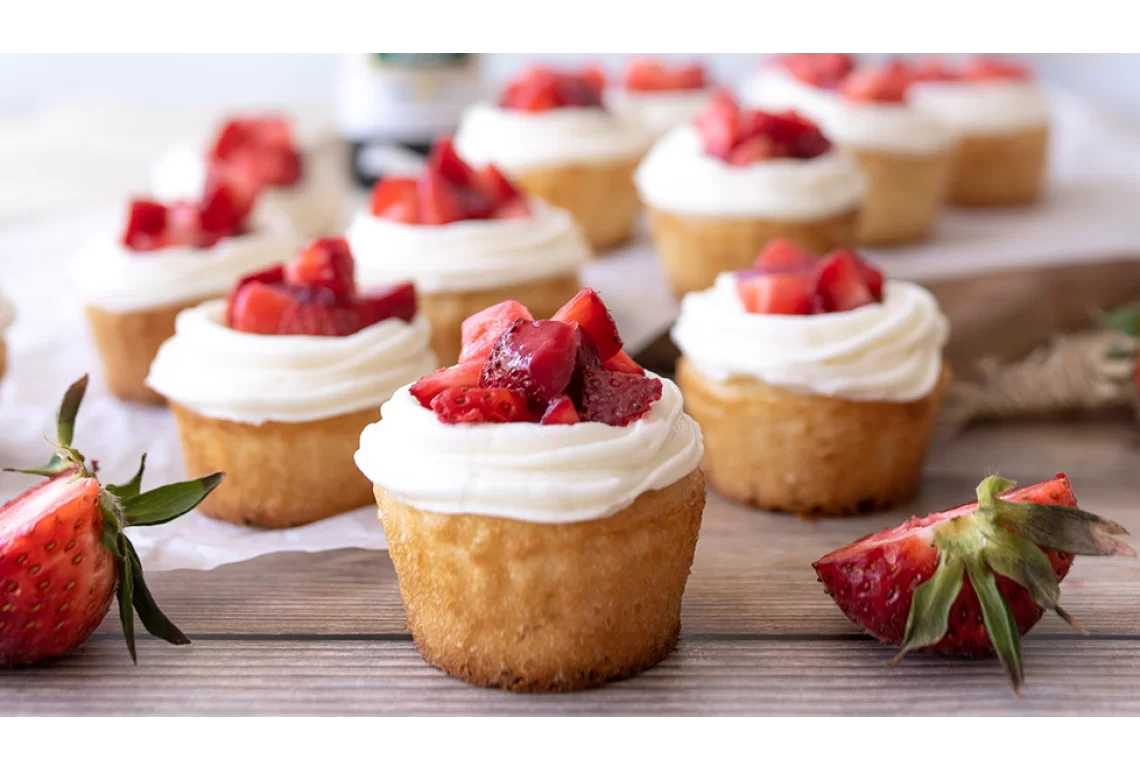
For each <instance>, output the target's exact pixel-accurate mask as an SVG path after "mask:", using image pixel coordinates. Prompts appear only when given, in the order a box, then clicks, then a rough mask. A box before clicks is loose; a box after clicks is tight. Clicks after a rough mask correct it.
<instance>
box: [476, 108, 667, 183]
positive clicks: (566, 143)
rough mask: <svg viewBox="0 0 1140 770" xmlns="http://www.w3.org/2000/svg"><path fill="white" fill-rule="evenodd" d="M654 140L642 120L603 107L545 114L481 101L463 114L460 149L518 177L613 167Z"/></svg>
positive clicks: (639, 151) (480, 162)
mask: <svg viewBox="0 0 1140 770" xmlns="http://www.w3.org/2000/svg"><path fill="white" fill-rule="evenodd" d="M650 141H651V137H650V136H649V134H648V133H647V132H646V131H645V129H644V128H643V127H642V126H641V125H640V124H639V123H637V122H635V121H630V120H625V119H623V118H621V117H619V116H617V115H614V114H613V113H610V112H607V111H606V110H603V109H598V108H592V107H559V108H558V109H553V110H547V111H546V112H524V111H522V110H508V109H504V108H501V107H496V106H495V105H493V104H488V103H480V104H476V105H474V106H472V107H471V108H470V109H468V110H467V112H465V113H464V114H463V120H462V122H461V123H460V124H459V130H458V132H456V135H455V148H456V149H457V150H458V151H459V154H460V155H462V156H463V159H464V160H466V161H467V162H468V163H472V164H474V165H482V164H484V163H494V164H495V165H497V166H500V167H501V168H502V169H503V170H505V171H508V172H513V173H518V172H521V171H529V170H532V169H538V168H548V167H550V166H558V165H563V164H571V163H583V164H590V163H599V164H600V163H610V162H614V161H621V160H627V159H631V158H635V157H637V156H638V155H640V154H641V153H642V152H644V151H645V149H646V148H647V147H648V146H649V143H650Z"/></svg>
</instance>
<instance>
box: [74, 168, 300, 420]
mask: <svg viewBox="0 0 1140 770" xmlns="http://www.w3.org/2000/svg"><path fill="white" fill-rule="evenodd" d="M252 206H253V198H252V197H250V196H249V195H248V194H245V193H243V192H241V191H239V190H238V188H235V187H232V186H230V185H229V184H228V183H226V182H220V181H217V180H216V179H215V180H211V182H210V184H208V185H207V187H206V190H205V192H204V194H203V196H202V198H201V199H200V200H198V201H194V202H187V201H178V202H174V203H170V204H162V203H159V202H157V201H153V200H144V199H136V200H133V201H131V204H130V211H129V213H128V216H127V222H126V224H125V226H124V227H123V231H122V233H121V234H120V235H119V237H118V238H117V239H116V238H115V236H114V235H113V234H112V233H109V232H108V233H103V234H100V235H98V236H96V237H95V238H93V239H92V240H91V242H90V243H88V244H87V245H86V246H85V247H84V248H83V250H82V251H81V252H80V254H79V257H78V259H77V260H76V263H75V280H76V285H77V287H78V289H79V291H80V293H81V295H82V297H83V302H84V305H85V309H86V313H87V321H88V325H89V326H90V329H91V335H92V337H93V339H94V341H95V345H96V347H97V348H98V351H99V357H100V358H101V359H102V363H103V372H104V376H105V377H106V381H107V387H108V388H109V389H110V390H111V392H112V393H113V394H115V395H116V396H118V397H119V398H121V399H125V400H128V401H140V402H144V403H155V404H161V403H162V397H161V396H159V395H158V394H156V393H154V392H153V391H151V390H150V389H149V388H147V387H146V385H145V380H146V375H147V372H148V371H149V370H150V363H151V361H152V360H153V359H154V354H155V353H156V352H157V351H158V346H159V345H161V344H162V343H163V341H164V340H166V339H167V338H168V337H170V335H172V334H174V319H175V317H176V316H177V315H178V313H179V312H181V311H182V310H184V309H186V308H188V307H193V306H195V305H197V304H199V303H200V302H202V301H203V300H207V299H213V298H217V297H224V296H225V295H226V291H227V290H228V289H229V287H230V285H231V284H233V282H234V281H235V280H237V278H238V277H239V276H241V275H243V274H245V273H248V272H250V271H253V270H258V269H260V268H262V267H265V266H266V265H269V264H271V263H273V262H274V261H276V260H278V259H280V258H281V255H282V254H283V253H288V252H289V251H291V250H292V249H293V248H294V247H295V245H296V236H295V235H294V234H293V231H292V229H291V228H290V227H289V226H288V224H287V223H282V222H276V223H263V224H257V225H254V224H251V223H250V222H249V221H248V214H249V211H250V209H251V208H252Z"/></svg>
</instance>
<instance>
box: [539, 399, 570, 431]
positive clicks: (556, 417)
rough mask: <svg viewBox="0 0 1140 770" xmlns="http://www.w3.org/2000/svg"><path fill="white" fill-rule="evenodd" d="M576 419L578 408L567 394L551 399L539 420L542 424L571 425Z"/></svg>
mask: <svg viewBox="0 0 1140 770" xmlns="http://www.w3.org/2000/svg"><path fill="white" fill-rule="evenodd" d="M578 421H579V420H578V410H577V409H575V408H574V402H573V401H571V400H570V397H569V396H559V397H558V398H556V399H554V400H553V401H551V402H550V405H549V406H547V407H546V411H545V412H543V414H542V419H541V420H540V422H541V423H542V424H543V425H573V424H574V423H576V422H578Z"/></svg>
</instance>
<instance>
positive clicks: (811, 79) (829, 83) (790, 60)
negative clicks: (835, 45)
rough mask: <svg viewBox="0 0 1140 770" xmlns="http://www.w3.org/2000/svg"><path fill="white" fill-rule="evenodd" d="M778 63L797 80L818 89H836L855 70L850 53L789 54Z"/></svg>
mask: <svg viewBox="0 0 1140 770" xmlns="http://www.w3.org/2000/svg"><path fill="white" fill-rule="evenodd" d="M776 62H777V63H778V64H779V65H780V66H781V67H783V68H784V69H785V70H786V71H787V72H788V73H789V74H790V75H791V76H792V77H794V78H796V80H799V81H801V82H803V83H807V84H808V85H811V86H815V87H816V88H834V87H835V86H837V85H839V82H840V81H841V80H843V78H844V77H846V76H847V74H848V73H850V72H851V70H853V69H854V68H855V59H854V57H852V56H851V54H848V53H788V54H784V55H782V56H779V57H777V59H776Z"/></svg>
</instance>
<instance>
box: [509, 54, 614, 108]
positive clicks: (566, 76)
mask: <svg viewBox="0 0 1140 770" xmlns="http://www.w3.org/2000/svg"><path fill="white" fill-rule="evenodd" d="M605 84H606V76H605V73H604V72H602V71H601V70H600V69H599V68H598V67H596V66H589V67H586V68H585V69H583V70H582V71H581V72H559V71H558V70H553V69H550V68H549V67H544V66H542V65H537V64H536V65H532V66H530V67H528V68H527V69H525V70H523V72H521V73H520V74H519V75H518V76H517V77H515V78H514V79H513V80H512V81H511V82H509V83H508V84H507V87H506V88H505V89H503V93H502V96H501V97H500V98H499V106H500V107H503V108H505V109H511V110H523V111H525V112H545V111H546V110H552V109H556V108H559V107H601V106H602V90H603V89H604V88H605Z"/></svg>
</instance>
